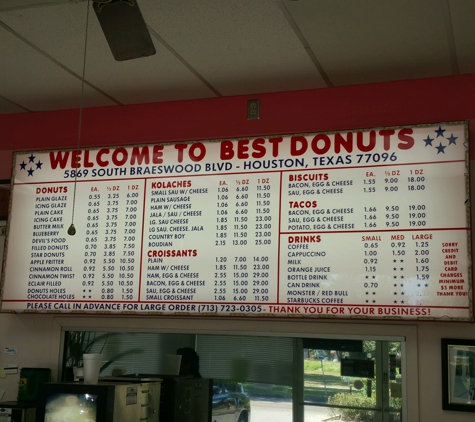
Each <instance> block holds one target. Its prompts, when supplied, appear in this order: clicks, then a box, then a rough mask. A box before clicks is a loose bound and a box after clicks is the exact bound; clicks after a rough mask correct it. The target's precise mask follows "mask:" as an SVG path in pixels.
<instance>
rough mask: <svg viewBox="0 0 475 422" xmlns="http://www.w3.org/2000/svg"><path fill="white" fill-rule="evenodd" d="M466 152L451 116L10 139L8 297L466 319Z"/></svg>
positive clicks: (49, 303) (138, 306) (71, 307)
mask: <svg viewBox="0 0 475 422" xmlns="http://www.w3.org/2000/svg"><path fill="white" fill-rule="evenodd" d="M466 156H467V142H466V126H465V124H458V123H448V124H440V125H439V124H438V125H433V126H417V127H404V128H395V129H391V128H382V129H373V130H370V131H355V132H342V133H332V134H311V135H305V136H303V135H298V136H297V135H296V136H288V137H277V136H276V137H271V138H266V139H264V138H257V139H248V140H222V141H214V142H195V143H179V144H172V145H148V146H132V147H117V148H102V149H90V150H75V151H48V152H29V153H26V154H24V153H16V154H15V157H14V180H13V192H12V200H11V201H12V202H11V212H10V220H9V224H8V237H7V248H6V251H5V260H4V261H5V263H4V265H5V271H4V278H3V280H2V286H3V300H2V309H4V310H14V311H18V312H21V311H39V312H47V311H51V312H104V311H107V312H131V313H163V314H176V313H178V314H193V315H195V314H196V315H200V314H201V315H239V316H241V315H252V316H259V315H261V316H286V315H292V316H312V317H329V316H331V317H335V316H337V317H357V318H391V319H400V318H406V319H426V318H427V319H455V320H471V319H472V298H471V291H472V290H471V280H470V268H469V262H470V259H469V252H468V243H469V237H468V235H469V221H468V215H469V209H468V208H469V201H468V197H469V195H468V188H467V186H468V182H467V180H468V171H467V161H466ZM73 213H74V225H75V227H76V231H77V232H76V235H74V236H69V235H68V234H67V230H68V227H69V226H70V224H71V222H72V218H73Z"/></svg>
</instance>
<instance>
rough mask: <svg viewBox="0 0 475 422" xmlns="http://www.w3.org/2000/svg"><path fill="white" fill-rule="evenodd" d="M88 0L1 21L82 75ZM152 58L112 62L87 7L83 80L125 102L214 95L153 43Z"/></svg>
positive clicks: (7, 15)
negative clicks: (87, 23) (86, 28)
mask: <svg viewBox="0 0 475 422" xmlns="http://www.w3.org/2000/svg"><path fill="white" fill-rule="evenodd" d="M86 11H87V3H86V2H82V1H81V2H71V3H69V4H60V5H58V6H48V7H42V8H39V7H37V8H31V9H26V10H18V11H13V12H4V13H2V14H1V15H0V18H1V19H2V20H3V21H4V22H5V23H6V24H7V25H9V26H10V27H11V28H13V29H14V30H15V31H17V32H18V33H20V34H21V35H22V36H23V37H25V38H26V39H28V40H30V41H32V42H34V43H35V44H36V45H37V46H38V47H39V48H40V49H42V50H44V51H45V52H47V53H48V54H49V55H51V56H52V57H54V58H55V59H56V60H58V61H59V62H61V63H62V64H63V65H64V66H66V67H67V68H69V69H71V70H72V71H73V72H75V73H76V74H78V75H82V67H83V59H84V44H85V27H86ZM154 44H155V48H156V50H157V53H156V54H155V55H154V56H150V57H145V58H140V59H136V60H129V61H124V62H117V61H115V60H114V58H113V56H112V53H111V51H110V49H109V46H108V44H107V41H106V39H105V37H104V34H103V33H102V30H101V28H100V25H99V23H98V21H97V18H96V16H95V13H94V11H93V10H92V8H91V9H90V16H89V30H88V46H87V57H86V80H87V81H89V82H90V83H91V84H92V85H94V86H96V87H98V88H99V89H100V90H102V91H104V92H106V93H107V94H108V95H110V96H111V97H113V98H115V99H116V100H118V101H119V102H121V103H123V104H133V103H147V102H154V101H170V100H183V99H193V98H207V97H214V96H215V94H214V93H213V92H212V91H211V90H210V89H209V88H208V87H207V86H206V85H205V84H203V82H201V81H200V79H199V78H197V77H196V76H195V75H194V74H193V73H192V72H191V71H190V70H189V69H187V68H186V67H185V66H184V65H183V64H182V63H181V62H180V61H179V60H178V59H177V58H176V57H175V56H174V55H173V54H171V53H170V52H169V51H168V50H167V49H166V48H165V47H163V46H162V45H161V44H160V43H159V42H157V41H156V40H154Z"/></svg>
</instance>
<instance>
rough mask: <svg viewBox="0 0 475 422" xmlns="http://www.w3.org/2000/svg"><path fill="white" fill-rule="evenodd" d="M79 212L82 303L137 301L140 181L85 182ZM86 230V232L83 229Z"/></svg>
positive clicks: (80, 187)
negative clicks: (84, 193) (84, 197)
mask: <svg viewBox="0 0 475 422" xmlns="http://www.w3.org/2000/svg"><path fill="white" fill-rule="evenodd" d="M79 189H80V190H82V191H83V192H84V191H85V192H87V194H86V197H87V198H88V201H87V202H86V203H82V204H79V206H78V210H77V212H76V215H77V216H78V217H77V220H78V221H77V230H78V235H79V236H84V237H83V239H82V240H83V245H84V246H83V253H82V255H83V256H82V263H83V266H82V269H83V273H82V295H81V298H82V299H83V300H104V301H118V300H120V301H122V300H137V293H138V288H137V287H136V286H135V285H136V283H137V282H138V278H139V267H138V265H136V264H137V262H138V261H137V259H138V257H140V238H138V236H141V231H140V229H139V228H140V227H141V226H142V213H141V212H140V210H141V209H142V201H143V193H142V192H143V187H142V186H141V182H140V181H139V182H135V181H134V183H133V184H132V183H129V182H128V181H114V182H110V181H104V182H101V183H93V182H84V183H81V184H80V185H78V193H79ZM82 227H85V231H82V230H80V228H82Z"/></svg>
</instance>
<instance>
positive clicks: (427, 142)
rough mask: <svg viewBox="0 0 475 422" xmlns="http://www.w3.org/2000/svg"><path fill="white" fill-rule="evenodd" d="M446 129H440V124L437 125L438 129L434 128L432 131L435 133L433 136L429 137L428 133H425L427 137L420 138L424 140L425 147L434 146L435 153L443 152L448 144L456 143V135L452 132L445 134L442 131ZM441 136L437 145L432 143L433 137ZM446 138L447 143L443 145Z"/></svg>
mask: <svg viewBox="0 0 475 422" xmlns="http://www.w3.org/2000/svg"><path fill="white" fill-rule="evenodd" d="M446 131H447V130H446V129H442V126H439V128H438V129H436V130H434V132H435V133H436V134H437V136H436V137H435V138H431V137H430V135H427V138H425V139H422V140H423V141H424V142H425V145H424V146H425V147H434V149H435V150H437V155H438V154H441V153H442V154H445V148H447V147H448V146H450V145H457V143H456V142H455V141H456V140H457V139H458V136H454V134H453V133H451V134H450V136H447V137H446V136H445V135H444V133H445V132H446ZM439 137H441V138H442V139H441V140H440V142H439V145H438V146H437V145H433V144H432V142H433V141H434V139H437V138H439ZM445 140H447V141H448V144H447V145H444V143H445V142H444V141H445Z"/></svg>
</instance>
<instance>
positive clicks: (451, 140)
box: [447, 133, 458, 145]
mask: <svg viewBox="0 0 475 422" xmlns="http://www.w3.org/2000/svg"><path fill="white" fill-rule="evenodd" d="M447 139H448V141H449V145H451V144H454V145H457V144H456V143H455V140H456V139H458V137H457V136H454V134H453V133H451V134H450V136H449V137H448V138H447Z"/></svg>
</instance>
